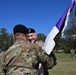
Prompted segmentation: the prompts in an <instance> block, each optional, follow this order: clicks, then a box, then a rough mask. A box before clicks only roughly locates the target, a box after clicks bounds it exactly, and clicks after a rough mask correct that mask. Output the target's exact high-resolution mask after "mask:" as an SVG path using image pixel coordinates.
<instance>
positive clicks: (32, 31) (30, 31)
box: [28, 28, 36, 33]
mask: <svg viewBox="0 0 76 75" xmlns="http://www.w3.org/2000/svg"><path fill="white" fill-rule="evenodd" d="M35 32H36V31H35V30H34V29H33V28H28V33H35Z"/></svg>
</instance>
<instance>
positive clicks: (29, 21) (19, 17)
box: [0, 0, 71, 36]
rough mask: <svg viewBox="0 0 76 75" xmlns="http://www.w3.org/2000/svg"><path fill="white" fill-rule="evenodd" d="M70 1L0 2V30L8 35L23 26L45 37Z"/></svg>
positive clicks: (16, 0) (21, 0) (22, 0)
mask: <svg viewBox="0 0 76 75" xmlns="http://www.w3.org/2000/svg"><path fill="white" fill-rule="evenodd" d="M70 3H71V0H0V29H1V28H6V29H7V32H8V33H9V34H11V33H13V27H14V26H15V25H17V24H23V25H25V26H26V27H27V28H34V29H35V30H36V33H37V34H38V33H43V34H45V35H46V36H47V35H48V34H49V32H50V31H51V29H52V28H53V27H54V26H55V25H56V23H57V22H58V20H59V19H60V17H61V16H62V15H63V13H64V11H65V10H66V8H67V7H68V6H69V4H70Z"/></svg>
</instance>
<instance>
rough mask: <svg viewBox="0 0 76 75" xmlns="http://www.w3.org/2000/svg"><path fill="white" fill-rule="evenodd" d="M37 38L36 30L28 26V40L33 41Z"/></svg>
mask: <svg viewBox="0 0 76 75" xmlns="http://www.w3.org/2000/svg"><path fill="white" fill-rule="evenodd" d="M36 39H37V34H36V31H35V30H34V29H33V28H28V40H29V41H30V42H32V43H34V42H35V41H36Z"/></svg>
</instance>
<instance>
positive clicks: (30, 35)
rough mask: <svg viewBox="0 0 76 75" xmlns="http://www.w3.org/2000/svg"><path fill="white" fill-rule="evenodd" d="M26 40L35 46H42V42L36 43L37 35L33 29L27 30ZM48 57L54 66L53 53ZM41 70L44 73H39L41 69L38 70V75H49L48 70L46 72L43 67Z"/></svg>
mask: <svg viewBox="0 0 76 75" xmlns="http://www.w3.org/2000/svg"><path fill="white" fill-rule="evenodd" d="M28 40H29V41H30V42H32V43H35V44H38V45H40V46H43V45H44V43H43V42H41V41H40V42H39V41H37V34H36V31H35V30H34V29H33V28H28ZM49 56H50V57H53V60H54V65H56V63H57V62H56V60H57V59H56V56H55V54H54V53H53V52H51V54H50V55H49ZM43 66H45V65H43ZM42 69H43V71H44V72H43V73H42V72H41V69H40V71H39V73H40V75H49V73H48V70H47V68H46V67H43V68H42Z"/></svg>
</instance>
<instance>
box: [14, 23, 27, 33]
mask: <svg viewBox="0 0 76 75" xmlns="http://www.w3.org/2000/svg"><path fill="white" fill-rule="evenodd" d="M13 33H14V34H15V33H23V34H27V33H28V29H27V27H26V26H24V25H22V24H17V25H16V26H15V27H14V28H13Z"/></svg>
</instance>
